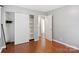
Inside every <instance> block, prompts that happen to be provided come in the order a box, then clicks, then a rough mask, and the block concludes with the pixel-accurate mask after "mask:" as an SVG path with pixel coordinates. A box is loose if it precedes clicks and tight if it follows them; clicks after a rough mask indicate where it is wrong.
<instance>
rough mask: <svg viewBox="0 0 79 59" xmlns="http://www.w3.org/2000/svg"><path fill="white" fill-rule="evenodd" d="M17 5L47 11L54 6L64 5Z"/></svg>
mask: <svg viewBox="0 0 79 59" xmlns="http://www.w3.org/2000/svg"><path fill="white" fill-rule="evenodd" d="M18 6H19V7H23V8H28V9H31V10H36V11H42V12H47V11H51V10H54V9H56V8H60V7H63V6H64V5H18Z"/></svg>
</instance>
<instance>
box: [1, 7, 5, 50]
mask: <svg viewBox="0 0 79 59" xmlns="http://www.w3.org/2000/svg"><path fill="white" fill-rule="evenodd" d="M1 8H2V7H0V49H2V47H4V46H5V43H4V37H3V34H2V29H1V20H2V16H1V11H2V10H1Z"/></svg>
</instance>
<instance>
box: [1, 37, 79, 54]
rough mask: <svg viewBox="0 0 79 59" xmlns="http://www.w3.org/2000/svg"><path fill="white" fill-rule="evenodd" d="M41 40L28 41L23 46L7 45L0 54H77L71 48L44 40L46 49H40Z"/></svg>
mask: <svg viewBox="0 0 79 59" xmlns="http://www.w3.org/2000/svg"><path fill="white" fill-rule="evenodd" d="M41 40H42V38H41V37H40V38H39V41H37V42H35V41H33V40H32V41H30V42H27V43H23V44H18V45H13V44H8V45H7V49H3V51H2V53H75V52H76V53H78V52H79V51H78V50H75V49H73V48H69V47H67V46H64V45H62V44H59V43H57V42H54V41H52V42H51V41H49V40H47V39H46V47H45V48H42V47H41Z"/></svg>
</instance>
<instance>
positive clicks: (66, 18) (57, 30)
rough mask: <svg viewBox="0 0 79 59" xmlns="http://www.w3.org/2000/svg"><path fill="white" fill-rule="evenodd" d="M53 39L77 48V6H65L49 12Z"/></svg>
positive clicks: (78, 30) (78, 12) (78, 37)
mask: <svg viewBox="0 0 79 59" xmlns="http://www.w3.org/2000/svg"><path fill="white" fill-rule="evenodd" d="M51 15H53V37H54V38H53V39H55V40H58V41H61V42H64V43H67V44H69V45H72V46H76V47H78V48H79V6H66V7H63V8H59V9H56V10H54V11H51Z"/></svg>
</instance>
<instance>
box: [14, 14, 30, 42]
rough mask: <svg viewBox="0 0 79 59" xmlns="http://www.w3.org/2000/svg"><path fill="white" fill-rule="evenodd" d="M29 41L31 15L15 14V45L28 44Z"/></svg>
mask: <svg viewBox="0 0 79 59" xmlns="http://www.w3.org/2000/svg"><path fill="white" fill-rule="evenodd" d="M29 39H30V36H29V15H27V14H22V13H15V44H21V43H25V42H28V41H29Z"/></svg>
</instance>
